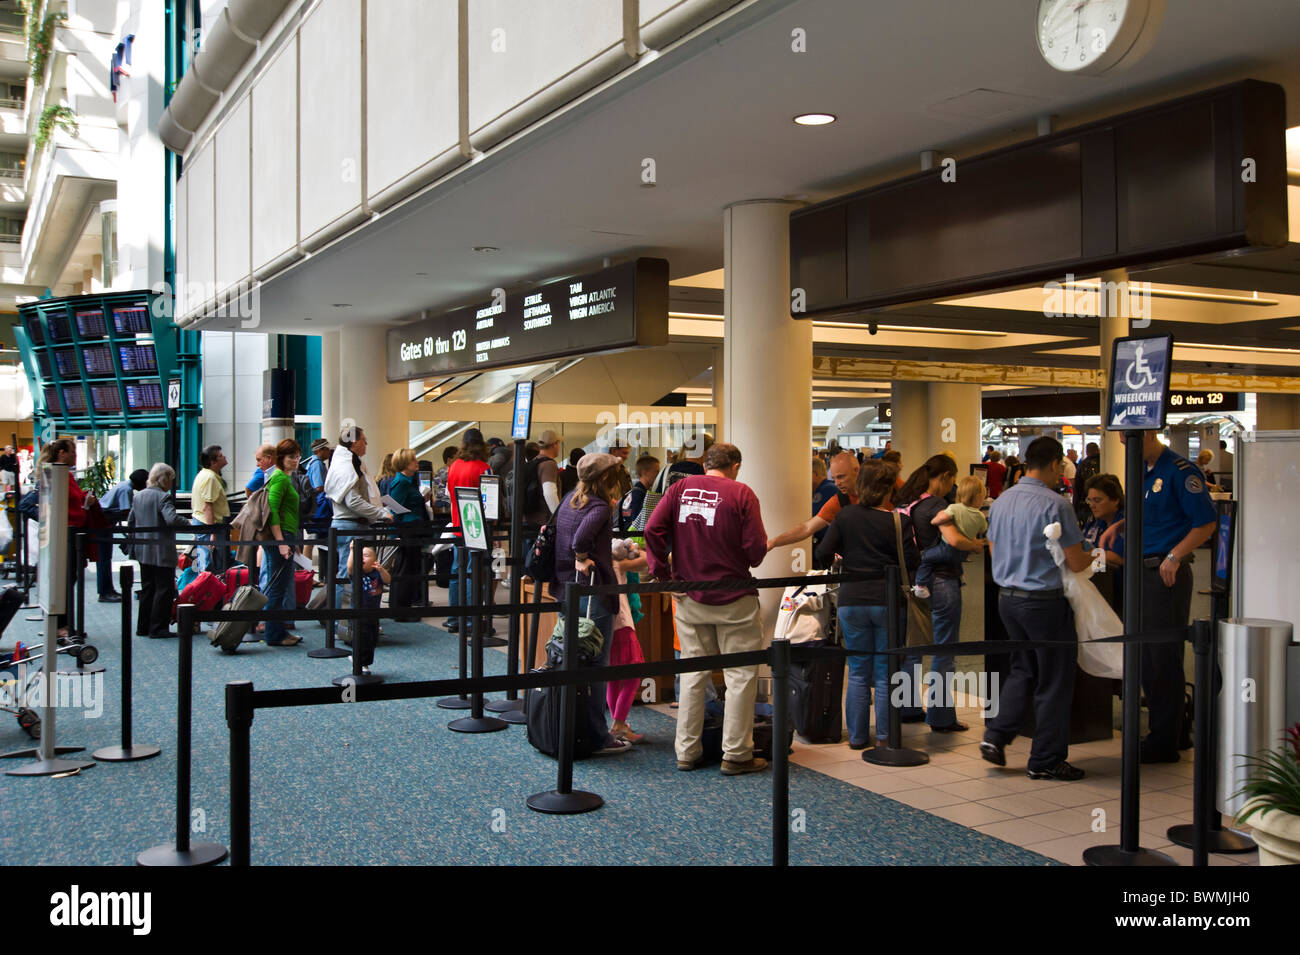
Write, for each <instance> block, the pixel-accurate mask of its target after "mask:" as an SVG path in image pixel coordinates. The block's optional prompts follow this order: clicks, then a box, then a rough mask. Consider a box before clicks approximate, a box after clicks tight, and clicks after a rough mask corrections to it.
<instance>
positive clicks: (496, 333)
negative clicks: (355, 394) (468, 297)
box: [388, 259, 668, 381]
mask: <svg viewBox="0 0 1300 955" xmlns="http://www.w3.org/2000/svg"><path fill="white" fill-rule="evenodd" d="M667 342H668V262H667V261H666V260H664V259H636V260H635V261H633V262H628V263H625V264H623V265H617V266H614V267H613V268H609V269H604V270H603V271H600V272H595V273H592V274H590V275H580V276H576V277H574V278H571V279H562V280H560V281H556V282H547V283H545V284H542V285H536V286H533V287H531V288H525V289H523V290H521V291H517V292H512V293H510V294H509V295H506V296H502V297H501V298H500V299H494V300H491V301H488V302H486V303H484V304H483V305H478V306H470V307H468V308H461V309H457V310H455V311H452V312H447V313H445V314H443V315H438V316H435V317H433V318H428V319H425V320H423V321H419V322H414V323H412V324H410V325H403V326H401V327H399V328H393V329H389V331H388V380H389V381H407V380H409V379H412V378H425V377H430V376H434V375H457V374H464V373H466V372H473V371H481V370H483V369H485V368H500V367H504V366H507V365H524V364H531V363H533V362H538V361H546V360H549V359H552V358H559V357H561V356H564V355H574V354H590V353H592V352H599V351H610V350H613V349H616V348H630V347H633V346H637V345H664V344H667Z"/></svg>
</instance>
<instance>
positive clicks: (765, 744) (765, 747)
mask: <svg viewBox="0 0 1300 955" xmlns="http://www.w3.org/2000/svg"><path fill="white" fill-rule="evenodd" d="M772 729H773V724H772V720H771V717H767V716H755V717H754V755H755V756H757V757H759V758H760V759H766V760H767V761H768V762H771V761H772V752H773V750H772ZM793 744H794V728H793V727H791V728H790V729H788V730H786V737H785V750H786V752H787V753H790V752H793V748H792V747H793Z"/></svg>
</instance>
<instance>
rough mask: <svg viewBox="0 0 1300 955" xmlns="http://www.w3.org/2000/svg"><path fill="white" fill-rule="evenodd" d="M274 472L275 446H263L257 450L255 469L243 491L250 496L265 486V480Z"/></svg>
mask: <svg viewBox="0 0 1300 955" xmlns="http://www.w3.org/2000/svg"><path fill="white" fill-rule="evenodd" d="M274 470H275V445H273V444H263V445H259V446H258V448H257V469H256V470H254V471H253V476H252V477H251V478H249V479H248V483H247V484H245V485H244V490H245V491H247V492H248V493H249V494H252V493H253V492H254V491H256V490H257V489H258V488H260V487H264V486H265V485H266V479H267V478H269V477H270V476H271V472H272V471H274Z"/></svg>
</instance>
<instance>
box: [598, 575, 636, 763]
mask: <svg viewBox="0 0 1300 955" xmlns="http://www.w3.org/2000/svg"><path fill="white" fill-rule="evenodd" d="M614 570H615V573H616V574H617V575H618V582H619V583H620V584H624V583H627V575H626V574H624V573H623V571H622V570H621V569H620V568H619V566H618V564H617V562H616V563H615V564H614ZM644 662H645V656H644V655H643V654H642V653H641V643H640V641H639V640H637V638H636V625H635V623H634V621H633V619H632V608H631V606H630V605H629V604H628V601H627V594H619V595H618V612H617V613H616V614H615V615H614V642H613V643H612V644H611V645H610V648H609V665H610V666H615V667H616V666H627V665H630V664H633V663H644ZM640 687H641V681H640V680H638V679H636V678H635V677H634V678H632V679H630V680H619V681H617V682H614V681H611V682H610V683H608V684H606V688H605V701H606V702H607V703H608V704H609V712H610V716H611V717H612V718H613V719H612V722H611V723H610V727H609V731H610V733H612V734H613V735H614V736H615V737H616V738H618V739H625V740H627V741H628V742H629V743H639V742H641V740H642V739H643V738H644V737H643V735H642V734H641V733H634V732H632V727H630V726H629V725H628V724H627V717H628V714H629V713H631V712H632V703H633V701H634V700H635V699H636V693H637V690H638V689H640Z"/></svg>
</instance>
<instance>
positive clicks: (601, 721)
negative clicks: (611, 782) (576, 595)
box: [553, 454, 632, 756]
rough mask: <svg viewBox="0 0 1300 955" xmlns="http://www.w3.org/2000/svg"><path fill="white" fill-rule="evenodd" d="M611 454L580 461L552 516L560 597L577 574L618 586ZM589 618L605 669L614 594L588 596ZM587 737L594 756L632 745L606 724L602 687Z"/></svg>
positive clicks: (596, 688)
mask: <svg viewBox="0 0 1300 955" xmlns="http://www.w3.org/2000/svg"><path fill="white" fill-rule="evenodd" d="M620 463H621V462H620V461H619V459H618V458H616V457H614V456H613V455H612V454H586V455H583V457H582V459H581V460H579V461H578V486H577V487H576V488H574V489H573V490H572V491H571V492H569V493H568V494H567V495H565V497H564V499H563V500H562V501H560V507H559V509H558V510H557V511H556V512H555V580H554V581H553V584H555V585H557V586H558V588H559V589H558V596H559V598H560V599H561V600H563V599H564V596H565V594H566V593H567V592H568V585H569V584H571V583H574V582H575V581H576V580H577V579H578V578H579V575H580V576H581V579H582V582H583V583H587V582H588V581H589V580H590V579H591V575H592V573H593V572H594V573H595V577H596V579H595V582H596V583H598V584H616V583H618V580H617V578H616V577H615V575H614V556H613V553H612V541H613V526H614V525H613V518H614V514H615V513H617V501H618V498H619V480H618V478H619V473H618V466H619V464H620ZM588 600H589V601H590V602H591V606H590V611H589V612H590V616H591V619H592V621H593V622H594V623H595V624H596V626H597V628H599V630H600V632H601V634H602V635H603V636H604V638H605V640H604V642H603V643H602V644H601V649H600V655H599V656H598V657H597V658H596V659H595V660H593V661H592V664H593V665H594V666H600V667H603V666H605V665H606V664H608V662H609V648H610V644H611V642H612V640H613V636H614V612H615V610H617V609H618V595H617V594H607V595H605V596H599V597H589V598H588ZM578 612H579V613H580V614H582V615H583V616H587V615H588V607H587V604H586V602H581V601H580V602H579V604H578ZM587 725H588V729H587V733H588V738H589V739H590V740H591V742H592V746H593V751H594V753H595V755H597V756H612V755H614V754H616V753H626V752H627V751H628V750H629V749H631V748H632V744H631V743H628V742H625V741H624V740H619V739H615V738H614V737H613V736H612V735H610V732H609V724H608V723H607V722H606V720H605V684H604V683H601V684H599V685H593V686H592V687H591V698H590V704H589V706H588V709H587Z"/></svg>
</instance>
